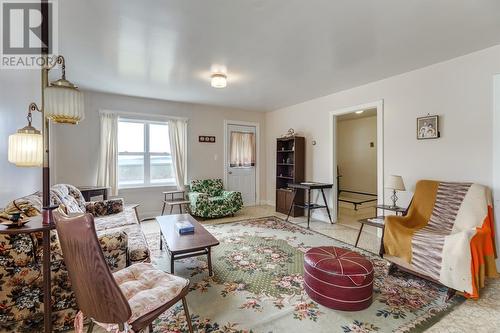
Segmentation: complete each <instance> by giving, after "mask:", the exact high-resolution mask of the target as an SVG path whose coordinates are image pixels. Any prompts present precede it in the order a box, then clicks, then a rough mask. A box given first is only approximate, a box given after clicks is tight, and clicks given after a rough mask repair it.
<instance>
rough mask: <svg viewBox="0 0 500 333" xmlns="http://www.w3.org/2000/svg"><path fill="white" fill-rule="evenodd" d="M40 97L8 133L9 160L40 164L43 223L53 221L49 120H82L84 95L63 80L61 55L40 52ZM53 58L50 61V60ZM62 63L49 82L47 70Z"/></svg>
mask: <svg viewBox="0 0 500 333" xmlns="http://www.w3.org/2000/svg"><path fill="white" fill-rule="evenodd" d="M42 58H43V64H44V65H43V66H42V80H41V81H42V84H41V88H42V100H41V104H40V107H39V106H38V105H37V104H36V103H31V104H30V105H29V107H28V116H27V119H28V125H27V126H25V127H23V128H21V129H19V130H18V131H17V133H15V134H12V135H10V136H9V152H8V159H9V162H11V163H14V164H15V165H17V166H21V167H40V166H42V167H43V169H42V170H43V171H42V188H43V191H42V193H43V206H42V213H43V223H44V224H50V223H52V219H51V209H52V207H50V169H49V151H50V150H49V121H50V120H52V121H54V122H55V123H65V124H77V123H78V122H80V121H81V120H83V119H84V117H85V113H84V108H83V94H82V92H81V91H79V90H78V88H77V87H76V86H75V85H74V84H72V83H71V82H69V81H68V80H66V63H65V60H64V57H63V56H57V57H55V58H49V57H48V56H47V55H42ZM50 60H52V61H50ZM56 65H59V66H61V71H62V76H61V78H60V79H59V80H56V81H54V82H50V83H49V71H50V70H51V69H53V68H54V67H56ZM34 112H40V113H41V114H42V131H41V132H40V131H39V130H37V129H36V128H35V127H33V126H32V124H31V122H32V115H33V113H34Z"/></svg>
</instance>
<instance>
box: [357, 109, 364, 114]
mask: <svg viewBox="0 0 500 333" xmlns="http://www.w3.org/2000/svg"><path fill="white" fill-rule="evenodd" d="M363 112H365V110H359V111H356V114H362V113H363Z"/></svg>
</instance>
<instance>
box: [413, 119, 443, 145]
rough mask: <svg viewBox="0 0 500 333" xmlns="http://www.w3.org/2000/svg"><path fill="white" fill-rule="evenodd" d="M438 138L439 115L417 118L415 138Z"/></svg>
mask: <svg viewBox="0 0 500 333" xmlns="http://www.w3.org/2000/svg"><path fill="white" fill-rule="evenodd" d="M437 138H439V116H437V115H434V116H425V117H419V118H417V139H418V140H427V139H437Z"/></svg>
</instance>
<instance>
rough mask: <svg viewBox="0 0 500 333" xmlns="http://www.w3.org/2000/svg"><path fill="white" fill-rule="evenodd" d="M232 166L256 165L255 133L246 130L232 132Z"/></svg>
mask: <svg viewBox="0 0 500 333" xmlns="http://www.w3.org/2000/svg"><path fill="white" fill-rule="evenodd" d="M230 145H231V146H230V147H231V148H230V149H231V154H230V158H229V164H230V166H231V167H247V168H248V167H251V166H254V165H255V134H254V133H246V132H237V131H234V132H231V141H230Z"/></svg>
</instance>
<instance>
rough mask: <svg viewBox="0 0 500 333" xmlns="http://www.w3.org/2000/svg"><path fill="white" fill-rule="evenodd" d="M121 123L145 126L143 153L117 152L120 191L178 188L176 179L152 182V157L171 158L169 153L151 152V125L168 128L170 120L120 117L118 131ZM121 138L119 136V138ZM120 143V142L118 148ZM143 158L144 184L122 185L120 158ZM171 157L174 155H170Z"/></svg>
mask: <svg viewBox="0 0 500 333" xmlns="http://www.w3.org/2000/svg"><path fill="white" fill-rule="evenodd" d="M120 122H129V123H139V124H142V125H143V129H144V130H143V135H144V148H143V150H144V151H143V152H120V151H119V150H118V152H117V157H118V158H117V163H116V174H117V177H118V189H134V188H146V187H165V186H177V183H176V180H175V177H174V178H173V181H171V182H151V156H169V155H168V153H167V152H164V153H152V152H150V151H149V150H150V146H151V145H150V136H149V133H150V127H149V126H150V125H151V124H154V125H166V126H167V127H168V120H165V121H159V120H147V119H140V118H135V117H125V116H123V117H122V116H119V117H118V131H119V127H120V126H119V124H120ZM118 137H119V136H118ZM119 145H120V143H119V142H118V146H119ZM138 155H139V156H143V157H144V179H143V182H142V183H138V184H120V179H119V176H118V175H119V172H120V170H119V169H120V165H119V162H118V159H119V156H138ZM170 156H172V154H171V153H170Z"/></svg>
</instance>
